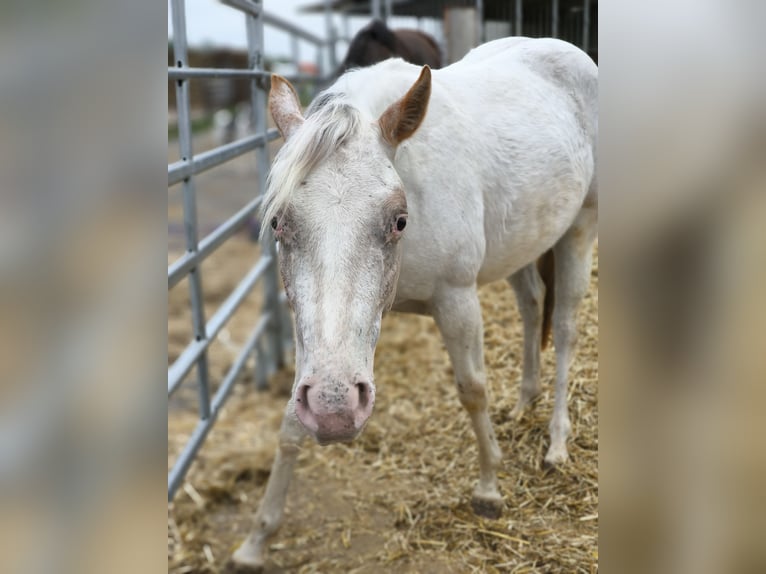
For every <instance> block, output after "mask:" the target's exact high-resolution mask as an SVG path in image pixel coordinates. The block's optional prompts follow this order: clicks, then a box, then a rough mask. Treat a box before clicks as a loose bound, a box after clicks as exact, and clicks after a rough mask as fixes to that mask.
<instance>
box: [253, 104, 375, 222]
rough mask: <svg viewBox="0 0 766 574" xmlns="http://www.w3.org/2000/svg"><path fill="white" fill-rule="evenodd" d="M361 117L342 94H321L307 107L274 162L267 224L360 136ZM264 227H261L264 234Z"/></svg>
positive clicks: (264, 207)
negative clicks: (319, 169) (327, 161)
mask: <svg viewBox="0 0 766 574" xmlns="http://www.w3.org/2000/svg"><path fill="white" fill-rule="evenodd" d="M360 126H361V120H360V113H359V110H357V109H356V108H355V107H353V106H352V105H351V104H350V103H349V101H348V100H347V99H346V98H345V95H344V94H342V93H328V92H324V93H322V94H320V95H319V96H317V98H316V99H315V100H314V101H313V102H312V104H311V105H310V106H309V109H308V111H307V114H306V121H305V122H304V123H303V125H302V126H301V127H300V128H299V129H298V130H297V131H296V132H295V133H294V134H293V135H292V137H291V138H290V140H289V141H287V142H285V144H284V145H283V146H282V148H281V149H280V150H279V152H278V153H277V156H276V157H275V158H274V162H273V164H272V166H271V171H270V173H269V177H268V180H267V184H266V195H265V196H264V200H263V205H262V208H261V209H262V213H263V216H262V221H264V222H270V221H271V220H272V219H273V218H274V217H276V216H278V214H279V212H280V211H283V209H284V208H285V207H286V206H287V205H289V203H290V201H291V199H292V197H293V195H294V194H295V192H296V190H297V189H298V188H299V187H300V185H301V183H302V182H303V181H304V180H305V179H306V178H307V177H308V175H309V174H310V173H311V171H312V170H313V169H314V168H316V166H317V165H319V163H321V162H322V161H323V160H325V159H326V158H327V157H328V156H329V155H330V153H331V152H332V151H333V150H336V149H338V147H339V146H340V145H342V144H343V142H345V141H347V140H348V139H349V138H350V137H352V136H353V135H354V134H356V133H358V132H359V129H360ZM265 228H266V226H265V225H263V226H262V229H261V234H263V232H264V229H265Z"/></svg>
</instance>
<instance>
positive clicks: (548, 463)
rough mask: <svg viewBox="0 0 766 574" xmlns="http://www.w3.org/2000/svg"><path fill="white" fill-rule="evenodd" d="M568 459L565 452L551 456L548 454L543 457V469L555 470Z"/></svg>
mask: <svg viewBox="0 0 766 574" xmlns="http://www.w3.org/2000/svg"><path fill="white" fill-rule="evenodd" d="M568 460H569V456H568V455H567V454H566V452H565V453H564V454H559V455H557V456H553V455H550V454H548V455H547V456H546V457H545V458H544V459H543V465H542V466H543V470H546V471H548V470H556V469H558V468H560V467H562V466H564V465H565V464H566V462H567V461H568Z"/></svg>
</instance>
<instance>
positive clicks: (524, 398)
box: [511, 381, 542, 420]
mask: <svg viewBox="0 0 766 574" xmlns="http://www.w3.org/2000/svg"><path fill="white" fill-rule="evenodd" d="M541 392H542V387H541V386H540V382H539V381H523V382H522V383H521V391H520V393H519V400H518V402H517V403H516V406H514V407H513V410H512V411H511V418H512V419H515V420H518V419H520V418H521V416H522V415H523V414H524V411H525V410H526V408H527V407H528V406H529V405H530V404H532V402H533V401H534V400H535V399H536V398H537V397H538V396H539V395H540V393H541Z"/></svg>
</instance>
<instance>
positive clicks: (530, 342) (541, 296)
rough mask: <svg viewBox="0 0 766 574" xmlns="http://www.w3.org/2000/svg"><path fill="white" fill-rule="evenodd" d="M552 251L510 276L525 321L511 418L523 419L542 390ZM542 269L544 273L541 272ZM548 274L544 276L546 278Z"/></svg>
mask: <svg viewBox="0 0 766 574" xmlns="http://www.w3.org/2000/svg"><path fill="white" fill-rule="evenodd" d="M553 264H554V263H553V253H552V252H550V251H549V252H548V253H546V254H545V255H543V257H541V258H540V261H538V262H537V264H535V263H530V264H529V265H527V266H526V267H523V268H522V269H520V270H519V271H517V272H516V273H514V274H513V275H511V276H510V277H509V278H508V282H509V283H510V284H511V286H512V287H513V290H514V292H515V293H516V301H517V304H518V306H519V313H520V314H521V320H522V323H523V324H524V366H523V372H522V376H521V390H520V392H519V400H518V402H517V403H516V406H515V407H514V408H513V410H512V411H511V418H513V419H516V420H518V419H520V418H521V416H522V415H523V414H524V410H525V409H526V407H527V406H528V405H529V404H530V403H531V402H532V401H533V400H534V399H535V398H536V397H537V396H538V395H539V394H540V391H541V387H540V350H541V348H543V349H544V348H545V346H546V339H547V336H548V333H547V331H548V329H549V328H550V325H549V324H548V323H550V312H549V308H550V307H551V305H552V304H553V301H552V296H553V285H550V284H547V283H548V281H549V280H550V276H551V275H552V273H553ZM541 271H542V273H541ZM544 278H545V279H544Z"/></svg>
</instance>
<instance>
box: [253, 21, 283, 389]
mask: <svg viewBox="0 0 766 574" xmlns="http://www.w3.org/2000/svg"><path fill="white" fill-rule="evenodd" d="M246 24H247V52H248V65H249V66H250V67H251V68H260V67H261V65H262V62H263V43H264V22H263V19H261V18H252V17H250V16H247V17H246ZM266 90H267V87H266V86H265V85H264V84H262V83H260V82H258V81H257V80H253V81H252V82H251V91H250V103H251V111H252V114H253V118H252V119H253V126H254V130H255V133H256V134H261V133H265V132H266V129H267V126H266V114H267V113H268V111H267V105H266V104H267V97H266ZM255 159H256V168H257V171H258V193H259V194H260V195H261V196H262V195H263V194H265V193H266V180H267V178H268V174H269V168H270V162H269V150H268V149H267V148H266V147H260V148H258V149H256V150H255ZM269 231H270V230H269V229H268V228H267V229H266V233H265V234H264V241H262V242H261V252H262V253H264V254H265V255H268V256H269V257H271V258H273V260H274V261H275V262H276V260H277V254H276V251H275V246H274V241H273V238H272V237H271V234H270V233H268V232H269ZM263 292H264V293H263V294H264V301H263V310H264V312H268V311H273V312H274V313H275V314H276V313H278V312H279V307H278V305H276V304H275V298H276V297H277V296H278V294H279V280H278V277H277V266H276V264H275V265H273V266H272V268H271V269H270V270H269V271H268V272H267V273H266V275H265V276H264V278H263ZM279 330H280V322H279V321H278V320H275V321H272V323H271V324H270V325H269V327H268V332H267V338H266V345H261V346H259V348H258V352H257V356H256V364H259V365H262V368H263V370H264V372H267V373H268V372H269V371H272V370H275V368H276V365H279V364H280V363H281V362H282V349H281V341H280V340H278V333H279ZM256 379H257V384H259V385H260V386H262V385H264V384H265V383H264V381H263V380H258V377H256Z"/></svg>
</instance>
